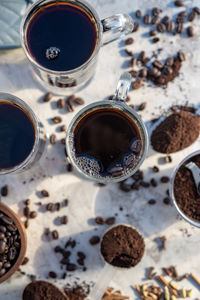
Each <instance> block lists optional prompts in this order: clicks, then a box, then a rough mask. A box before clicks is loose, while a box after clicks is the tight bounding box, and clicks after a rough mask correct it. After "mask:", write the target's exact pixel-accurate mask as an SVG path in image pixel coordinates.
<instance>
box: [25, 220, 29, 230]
mask: <svg viewBox="0 0 200 300" xmlns="http://www.w3.org/2000/svg"><path fill="white" fill-rule="evenodd" d="M24 227H25V228H26V229H27V228H28V227H29V220H28V219H27V220H26V221H24Z"/></svg>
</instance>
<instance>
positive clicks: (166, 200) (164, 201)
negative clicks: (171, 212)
mask: <svg viewBox="0 0 200 300" xmlns="http://www.w3.org/2000/svg"><path fill="white" fill-rule="evenodd" d="M163 203H164V204H166V205H169V204H170V198H169V197H165V198H164V199H163Z"/></svg>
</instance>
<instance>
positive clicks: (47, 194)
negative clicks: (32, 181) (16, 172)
mask: <svg viewBox="0 0 200 300" xmlns="http://www.w3.org/2000/svg"><path fill="white" fill-rule="evenodd" d="M41 195H42V196H43V197H49V192H48V191H47V190H41Z"/></svg>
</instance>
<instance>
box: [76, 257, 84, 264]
mask: <svg viewBox="0 0 200 300" xmlns="http://www.w3.org/2000/svg"><path fill="white" fill-rule="evenodd" d="M77 263H78V264H79V265H80V266H84V260H83V259H81V258H79V259H77Z"/></svg>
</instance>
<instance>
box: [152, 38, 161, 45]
mask: <svg viewBox="0 0 200 300" xmlns="http://www.w3.org/2000/svg"><path fill="white" fill-rule="evenodd" d="M159 41H160V39H159V38H158V37H155V38H153V39H152V43H153V44H156V43H158V42H159Z"/></svg>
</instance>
